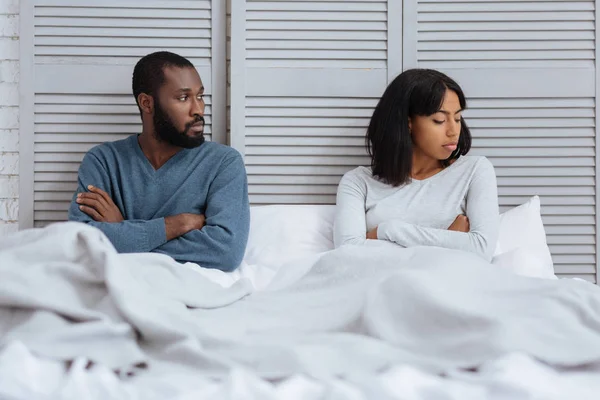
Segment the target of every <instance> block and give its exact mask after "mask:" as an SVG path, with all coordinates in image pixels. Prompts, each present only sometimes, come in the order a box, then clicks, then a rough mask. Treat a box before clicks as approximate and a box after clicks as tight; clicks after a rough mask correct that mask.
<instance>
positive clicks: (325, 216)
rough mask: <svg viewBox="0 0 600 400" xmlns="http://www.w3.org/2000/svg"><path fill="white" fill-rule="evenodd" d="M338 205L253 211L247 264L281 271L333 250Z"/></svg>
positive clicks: (247, 248)
mask: <svg viewBox="0 0 600 400" xmlns="http://www.w3.org/2000/svg"><path fill="white" fill-rule="evenodd" d="M334 215H335V205H271V206H256V207H252V208H251V209H250V237H249V238H248V245H247V246H246V254H245V256H244V261H245V262H246V263H248V264H250V265H253V264H259V265H264V266H268V267H278V266H281V265H283V264H285V263H287V262H289V261H292V260H295V259H298V258H300V257H304V256H312V255H315V254H318V253H322V252H324V251H327V250H331V249H333V218H334Z"/></svg>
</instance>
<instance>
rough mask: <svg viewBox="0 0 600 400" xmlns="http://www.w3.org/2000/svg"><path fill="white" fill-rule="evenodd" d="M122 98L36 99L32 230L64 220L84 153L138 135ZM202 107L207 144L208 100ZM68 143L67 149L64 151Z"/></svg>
mask: <svg viewBox="0 0 600 400" xmlns="http://www.w3.org/2000/svg"><path fill="white" fill-rule="evenodd" d="M133 101H134V100H133V96H132V95H130V94H127V95H84V94H79V95H43V94H40V95H37V96H36V99H35V134H34V141H35V144H34V219H35V224H36V226H44V225H47V224H48V223H51V222H56V221H64V220H66V218H67V209H68V207H69V204H70V201H71V198H72V196H73V193H74V192H75V190H76V188H77V170H78V168H79V163H80V162H81V160H82V159H83V156H84V155H85V153H86V152H87V151H88V150H89V149H91V148H92V147H93V146H95V145H97V144H99V143H103V142H106V141H114V140H120V139H124V138H126V137H127V136H129V135H132V134H136V133H139V132H140V116H139V111H138V108H137V106H136V105H135V104H132V102H133ZM205 101H206V115H205V120H206V127H205V136H206V139H207V140H211V122H212V121H211V112H212V109H211V98H210V96H206V97H205ZM67 143H68V145H67Z"/></svg>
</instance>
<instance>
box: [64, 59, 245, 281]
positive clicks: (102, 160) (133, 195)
mask: <svg viewBox="0 0 600 400" xmlns="http://www.w3.org/2000/svg"><path fill="white" fill-rule="evenodd" d="M132 86H133V95H134V96H135V99H136V102H137V105H138V107H139V110H140V114H141V117H142V133H141V134H140V135H132V136H130V137H128V138H126V139H124V140H119V141H116V142H111V143H104V144H101V145H99V146H96V147H94V148H93V149H91V150H90V151H89V152H88V153H87V154H86V155H85V157H84V159H83V161H82V163H81V166H80V168H79V177H78V183H79V186H78V189H77V193H76V194H75V196H74V197H73V201H72V203H71V207H70V209H69V220H71V221H79V222H85V223H88V224H90V225H92V226H95V227H97V228H99V229H100V230H102V231H103V232H104V233H105V234H106V236H108V238H109V239H110V241H111V242H112V243H113V245H114V246H115V248H116V249H117V251H119V252H122V253H139V252H157V253H163V254H167V255H169V256H171V257H173V258H174V259H175V260H177V261H180V262H193V263H197V264H199V265H200V266H202V267H206V268H217V269H220V270H223V271H232V270H234V269H235V268H237V267H238V265H239V264H240V262H241V260H242V257H243V255H244V251H245V247H246V243H247V240H248V231H249V224H250V210H249V205H248V185H247V177H246V171H245V169H244V164H243V161H242V158H241V156H240V154H239V153H238V152H237V151H236V150H234V149H232V148H231V147H228V146H224V145H221V144H217V143H214V142H205V141H204V135H203V132H204V108H205V103H204V86H203V85H202V81H201V79H200V76H199V75H198V72H197V71H196V69H195V68H194V66H193V65H192V64H191V63H190V61H188V60H187V59H185V58H183V57H181V56H179V55H177V54H173V53H170V52H157V53H152V54H149V55H147V56H145V57H143V58H142V59H141V60H140V61H139V62H138V63H137V65H136V66H135V68H134V71H133V85H132Z"/></svg>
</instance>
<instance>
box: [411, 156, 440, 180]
mask: <svg viewBox="0 0 600 400" xmlns="http://www.w3.org/2000/svg"><path fill="white" fill-rule="evenodd" d="M443 169H444V167H443V165H442V162H441V161H440V160H437V159H435V158H431V157H428V156H426V155H424V154H421V153H418V152H417V151H415V152H414V153H413V159H412V170H411V173H410V176H411V178H414V179H419V180H421V179H427V178H429V177H430V176H433V175H435V174H437V173H438V172H440V171H441V170H443Z"/></svg>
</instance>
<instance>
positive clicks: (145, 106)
mask: <svg viewBox="0 0 600 400" xmlns="http://www.w3.org/2000/svg"><path fill="white" fill-rule="evenodd" d="M137 101H138V105H139V106H140V109H141V110H142V112H143V113H144V114H154V98H153V97H152V96H150V95H149V94H146V93H140V94H139V95H138V98H137Z"/></svg>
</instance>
